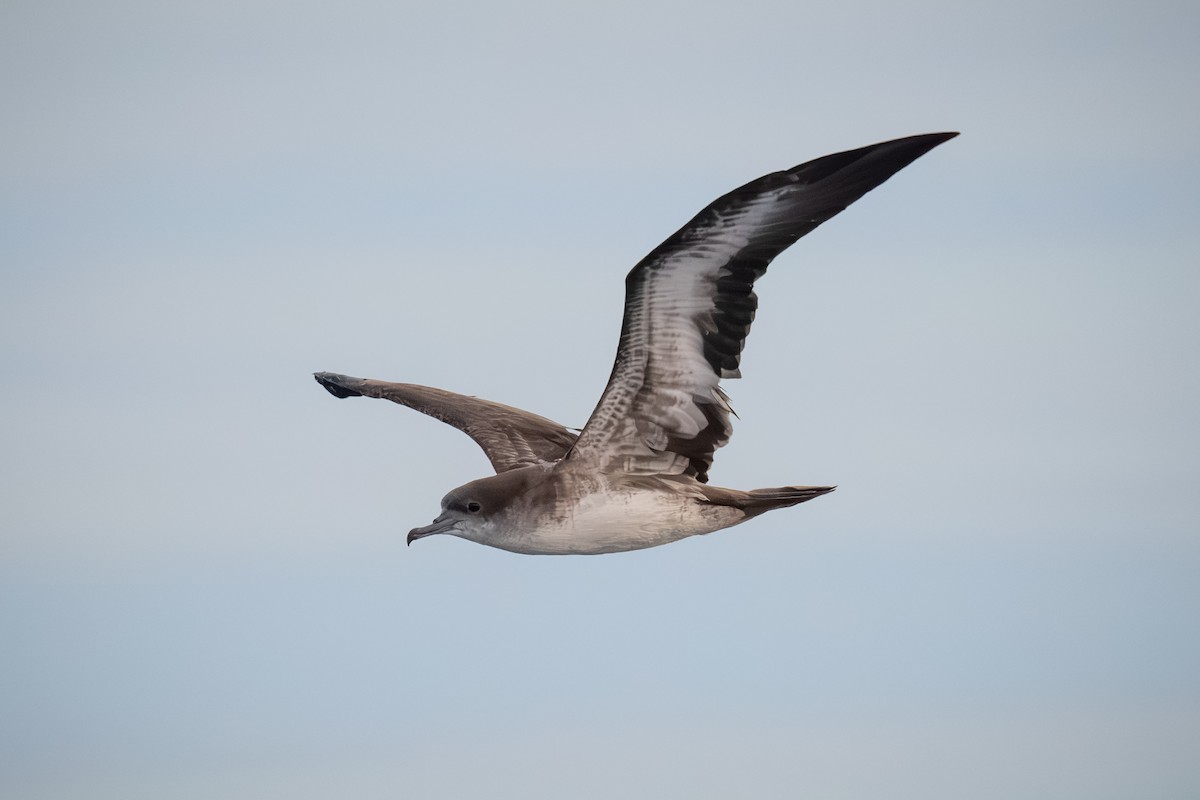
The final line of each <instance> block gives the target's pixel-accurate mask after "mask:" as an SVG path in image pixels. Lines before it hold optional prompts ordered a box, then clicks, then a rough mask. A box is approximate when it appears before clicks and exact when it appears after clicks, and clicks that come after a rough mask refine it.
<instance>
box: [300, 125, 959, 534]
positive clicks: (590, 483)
mask: <svg viewBox="0 0 1200 800" xmlns="http://www.w3.org/2000/svg"><path fill="white" fill-rule="evenodd" d="M957 135H958V134H956V133H931V134H925V135H922V136H910V137H907V138H903V139H895V140H893V141H889V142H882V143H880V144H874V145H870V146H868V147H863V148H859V149H857V150H850V151H847V152H844V153H835V154H834V155H829V156H825V157H824V158H818V159H816V160H815V161H809V162H807V163H805V164H801V165H800V166H797V167H793V168H792V169H789V170H786V171H784V172H774V173H771V174H770V175H766V176H764V177H761V178H759V179H758V180H755V181H751V182H750V183H747V184H746V185H745V186H742V187H741V188H739V189H734V190H733V191H732V192H730V193H729V194H726V195H724V196H723V197H720V198H718V199H717V200H716V201H714V202H713V203H712V204H711V205H709V206H708V207H707V208H705V209H704V210H703V211H701V212H700V213H699V214H697V215H696V216H695V217H694V218H693V219H692V220H691V222H689V223H687V224H686V225H684V226H683V227H682V228H680V229H679V230H678V231H676V232H675V233H674V234H673V235H671V236H670V238H668V239H667V240H666V241H665V242H663V243H662V244H660V245H659V246H658V247H656V248H655V249H654V250H653V251H651V252H650V254H649V255H647V256H646V257H645V258H643V259H642V260H641V261H640V262H639V263H638V264H637V266H635V267H634V268H633V270H632V271H630V273H629V275H628V276H627V277H626V278H625V319H624V323H623V324H622V326H621V337H620V342H619V344H618V346H617V356H616V363H615V364H614V365H613V370H612V376H611V377H610V378H609V381H608V385H607V387H605V389H604V393H603V394H602V395H601V396H600V401H599V403H598V404H597V405H596V408H595V410H594V411H593V412H592V416H591V417H590V418H589V419H588V421H587V424H586V425H584V426H583V428H582V429H581V430H580V431H579V433H578V434H576V433H574V432H573V431H572V430H569V429H567V428H566V427H564V426H562V425H559V424H558V423H556V422H552V421H551V420H548V419H546V418H545V417H540V416H538V415H536V414H531V413H529V412H528V411H522V410H521V409H518V408H512V407H511V406H506V405H501V404H500V403H493V402H490V401H488V400H480V399H478V398H475V397H467V396H464V395H460V394H455V393H453V392H448V391H445V390H444V389H433V388H430V387H426V386H417V385H414V384H406V383H388V382H385V381H377V380H366V379H362V378H351V377H347V376H345V375H338V374H335V373H330V372H318V373H316V374H315V377H316V379H317V381H318V382H319V383H320V384H321V385H322V386H324V387H325V388H326V389H328V390H329V392H330V393H331V394H333V395H334V396H336V397H380V398H384V399H386V400H391V401H393V402H395V403H399V404H401V405H405V406H408V407H409V408H413V409H416V410H417V411H420V412H422V413H424V414H428V415H430V416H432V417H435V418H436V419H439V420H441V421H442V422H445V423H448V424H450V425H453V426H454V427H456V428H458V429H459V430H461V431H463V432H464V433H466V434H467V435H468V436H470V437H471V438H472V439H474V440H475V442H476V443H477V444H478V445H479V446H480V447H482V448H483V451H484V453H486V454H487V457H488V459H489V460H490V461H491V462H492V467H494V468H495V470H496V473H497V474H495V475H493V476H490V477H486V478H480V479H479V480H475V481H471V482H470V483H468V484H465V485H463V486H460V487H459V488H457V489H454V490H453V491H451V492H450V493H449V494H447V495H446V496H445V497H444V498H443V499H442V511H441V514H439V515H438V517H437V518H436V519H435V520H434V521H433V523H432V524H430V525H426V526H424V527H420V528H414V529H413V530H412V531H410V532H409V534H408V543H409V544H412V543H413V542H414V541H416V540H417V539H423V538H424V537H426V536H432V535H433V534H435V533H449V534H453V535H455V536H459V537H461V538H463V539H469V540H470V541H472V542H478V543H480V544H486V545H491V546H492V547H499V548H502V549H504V550H511V551H513V552H515V553H530V554H567V553H581V554H590V553H614V552H621V551H625V550H638V549H641V548H644V547H654V546H656V545H660V544H666V543H668V542H674V541H677V540H679V539H683V538H685V537H687V536H694V535H696V534H700V533H711V532H713V531H718V530H721V529H722V528H728V527H731V526H733V525H737V524H739V523H742V522H745V521H746V520H748V519H751V518H753V517H756V516H758V515H759V514H762V513H764V512H766V511H772V510H774V509H777V508H785V507H787V506H794V505H796V504H797V503H803V502H804V501H805V500H811V499H812V498H814V497H817V496H819V495H822V494H825V493H826V492H831V491H833V489H834V487H832V486H781V487H779V488H774V489H754V490H752V491H748V492H746V491H740V490H738V489H721V488H718V487H716V486H709V485H708V470H709V468H710V467H711V466H712V461H713V454H714V452H715V451H716V449H717V448H718V447H721V446H722V445H724V444H725V443H726V442H728V441H729V436H730V433H731V430H732V427H731V424H730V415H731V413H732V409H731V408H730V406H729V398H728V397H727V396H726V394H725V392H724V391H722V390H721V387H720V381H721V379H722V378H738V377H741V375H740V372H739V370H738V364H739V361H740V358H741V353H742V347H743V346H744V345H745V342H746V337H747V335H748V334H749V333H750V323H751V322H752V321H753V319H754V313H755V309H756V308H757V306H758V299H757V297H756V296H755V294H754V282H755V281H756V280H757V279H758V278H760V277H762V275H763V273H764V272H766V270H767V265H768V264H770V263H771V260H772V259H774V258H775V257H776V256H777V255H779V254H780V253H781V252H783V251H784V250H785V249H786V248H787V247H789V246H790V245H791V244H792V243H793V242H795V241H796V240H797V239H799V238H800V237H801V236H804V235H805V234H806V233H808V232H809V231H811V230H813V229H814V228H816V227H817V226H818V225H820V224H821V223H822V222H825V221H826V220H828V219H830V218H831V217H833V216H835V215H836V214H838V213H839V212H841V211H842V210H843V209H845V208H846V206H848V205H850V204H851V203H853V202H854V201H855V200H857V199H858V198H860V197H862V196H863V195H864V194H866V193H867V192H869V191H871V190H872V189H874V188H875V187H876V186H878V185H879V184H881V183H883V182H884V181H885V180H887V179H888V178H889V177H891V176H892V175H894V174H895V173H896V172H898V171H899V170H901V169H903V168H904V167H906V166H907V165H908V164H910V163H912V162H913V161H914V160H916V159H917V158H919V157H920V156H922V155H924V154H925V153H927V152H928V151H929V150H931V149H933V148H934V147H936V146H937V145H939V144H941V143H942V142H945V141H946V140H948V139H951V138H953V137H954V136H957Z"/></svg>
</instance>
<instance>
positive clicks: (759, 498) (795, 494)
mask: <svg viewBox="0 0 1200 800" xmlns="http://www.w3.org/2000/svg"><path fill="white" fill-rule="evenodd" d="M836 488H837V487H836V486H780V487H777V488H774V489H753V490H751V491H749V492H746V496H745V499H744V500H743V501H742V503H741V504H740V505H741V507H742V510H744V511H745V512H746V514H747V515H748V516H751V517H755V516H758V515H759V514H761V513H763V512H764V511H772V510H774V509H776V508H787V507H788V506H794V505H796V504H798V503H803V502H804V501H806V500H812V499H813V498H814V497H820V496H821V495H823V494H829V493H830V492H832V491H833V490H834V489H836Z"/></svg>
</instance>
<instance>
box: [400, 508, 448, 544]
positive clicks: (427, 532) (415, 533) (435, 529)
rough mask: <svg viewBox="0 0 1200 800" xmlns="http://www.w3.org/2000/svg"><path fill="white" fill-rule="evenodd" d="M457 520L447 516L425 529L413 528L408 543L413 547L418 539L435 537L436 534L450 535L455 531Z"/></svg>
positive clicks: (439, 518)
mask: <svg viewBox="0 0 1200 800" xmlns="http://www.w3.org/2000/svg"><path fill="white" fill-rule="evenodd" d="M454 526H455V520H454V519H452V518H450V517H447V516H446V515H445V514H443V515H442V516H440V517H438V518H437V519H435V520H434V521H433V523H432V524H430V525H426V526H425V527H423V528H413V529H412V530H411V531H409V532H408V543H409V544H410V545H411V544H412V543H413V542H415V541H416V540H417V539H424V538H425V537H426V536H433V535H434V534H435V533H449V532H450V531H452V530H455V527H454Z"/></svg>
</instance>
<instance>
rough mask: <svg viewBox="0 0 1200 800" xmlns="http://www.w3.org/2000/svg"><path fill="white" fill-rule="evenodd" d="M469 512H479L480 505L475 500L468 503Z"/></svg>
mask: <svg viewBox="0 0 1200 800" xmlns="http://www.w3.org/2000/svg"><path fill="white" fill-rule="evenodd" d="M467 511H470V512H471V513H472V514H474V513H476V512H477V511H479V503H476V502H475V501H474V500H472V501H471V502H469V503H467Z"/></svg>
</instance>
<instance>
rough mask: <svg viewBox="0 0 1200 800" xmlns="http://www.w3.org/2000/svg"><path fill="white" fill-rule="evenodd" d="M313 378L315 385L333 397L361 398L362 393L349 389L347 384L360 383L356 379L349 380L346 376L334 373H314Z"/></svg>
mask: <svg viewBox="0 0 1200 800" xmlns="http://www.w3.org/2000/svg"><path fill="white" fill-rule="evenodd" d="M313 378H315V379H316V381H317V383H319V384H321V385H322V386H324V387H325V390H326V391H327V392H329V393H330V394H331V395H333V396H334V397H362V396H363V394H362V392H360V391H358V390H356V389H351V388H350V385H349V384H354V383H361V382H362V381H360V380H359V379H358V378H350V377H347V376H346V375H338V374H337V373H336V372H314V373H313Z"/></svg>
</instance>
